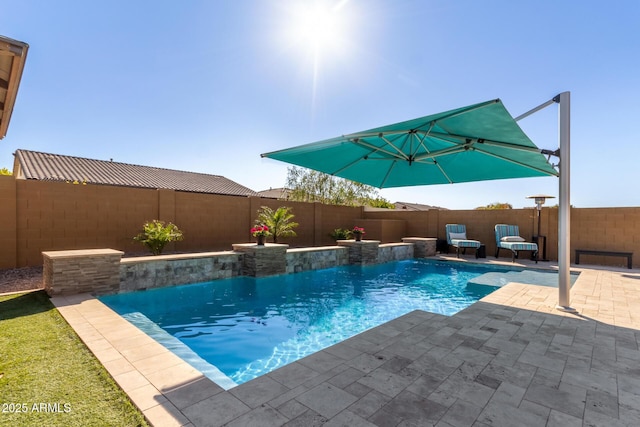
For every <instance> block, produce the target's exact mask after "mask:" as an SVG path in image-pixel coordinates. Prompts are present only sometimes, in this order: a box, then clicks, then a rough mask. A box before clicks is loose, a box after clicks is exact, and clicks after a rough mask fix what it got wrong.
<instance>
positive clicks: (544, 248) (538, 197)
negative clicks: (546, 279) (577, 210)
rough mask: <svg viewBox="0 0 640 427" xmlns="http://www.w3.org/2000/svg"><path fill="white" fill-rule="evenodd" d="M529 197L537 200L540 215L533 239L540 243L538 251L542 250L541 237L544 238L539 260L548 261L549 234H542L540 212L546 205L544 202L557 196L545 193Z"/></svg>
mask: <svg viewBox="0 0 640 427" xmlns="http://www.w3.org/2000/svg"><path fill="white" fill-rule="evenodd" d="M527 199H534V201H535V202H536V212H537V215H538V228H536V235H535V236H533V239H532V240H535V242H536V243H537V245H538V251H539V250H540V238H542V239H544V244H543V246H542V259H540V260H538V261H546V262H548V261H549V260H548V259H547V236H543V235H542V234H540V216H541V215H540V214H541V213H542V205H544V202H545V201H546V200H547V199H555V196H546V195H544V194H538V195H535V196H527Z"/></svg>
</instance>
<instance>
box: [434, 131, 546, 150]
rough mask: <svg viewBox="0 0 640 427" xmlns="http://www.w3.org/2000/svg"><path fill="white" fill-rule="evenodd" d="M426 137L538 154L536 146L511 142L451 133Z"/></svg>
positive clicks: (453, 142)
mask: <svg viewBox="0 0 640 427" xmlns="http://www.w3.org/2000/svg"><path fill="white" fill-rule="evenodd" d="M428 136H430V137H434V138H438V139H441V140H443V141H446V142H450V143H452V144H460V143H464V142H466V141H467V140H475V141H477V142H478V143H479V144H486V145H491V146H495V147H501V148H510V149H512V150H519V151H530V152H535V153H539V152H540V149H539V148H538V147H536V146H533V147H529V146H526V145H520V144H513V143H511V142H503V141H494V140H492V139H485V138H478V137H470V136H465V135H456V134H452V133H440V132H435V133H430V134H429V135H428ZM446 138H453V139H457V140H460V141H450V140H448V139H446Z"/></svg>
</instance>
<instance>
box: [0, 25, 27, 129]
mask: <svg viewBox="0 0 640 427" xmlns="http://www.w3.org/2000/svg"><path fill="white" fill-rule="evenodd" d="M28 50H29V45H28V44H26V43H23V42H19V41H17V40H13V39H10V38H8V37H3V36H0V139H2V138H4V137H5V135H6V134H7V129H8V128H9V120H10V119H11V113H12V112H13V106H14V104H15V102H16V97H17V95H18V86H20V79H21V78H22V71H23V70H24V62H25V61H26V59H27V51H28Z"/></svg>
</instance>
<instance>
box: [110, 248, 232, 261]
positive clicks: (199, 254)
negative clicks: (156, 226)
mask: <svg viewBox="0 0 640 427" xmlns="http://www.w3.org/2000/svg"><path fill="white" fill-rule="evenodd" d="M224 255H238V254H236V253H235V252H233V251H218V252H194V253H187V254H168V255H148V256H138V257H129V258H122V260H121V261H120V262H121V263H122V264H136V263H142V262H153V261H178V260H183V259H193V258H211V257H216V256H224Z"/></svg>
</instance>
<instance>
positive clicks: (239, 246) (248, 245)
mask: <svg viewBox="0 0 640 427" xmlns="http://www.w3.org/2000/svg"><path fill="white" fill-rule="evenodd" d="M231 246H233V250H236V249H255V250H263V249H269V248H288V247H289V245H285V244H281V243H265V244H264V245H258V244H257V243H234V244H232V245H231Z"/></svg>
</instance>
